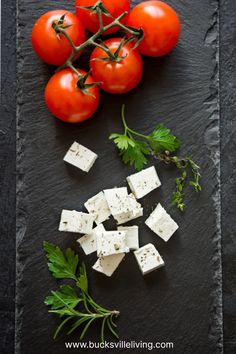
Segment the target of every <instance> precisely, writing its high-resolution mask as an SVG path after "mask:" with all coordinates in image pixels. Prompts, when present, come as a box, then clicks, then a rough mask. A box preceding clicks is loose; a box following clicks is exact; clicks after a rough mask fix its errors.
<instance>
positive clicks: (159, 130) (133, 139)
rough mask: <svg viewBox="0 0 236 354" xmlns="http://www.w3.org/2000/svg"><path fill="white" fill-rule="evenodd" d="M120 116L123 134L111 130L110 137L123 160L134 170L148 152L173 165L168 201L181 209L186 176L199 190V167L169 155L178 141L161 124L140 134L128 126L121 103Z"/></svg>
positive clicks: (138, 167) (189, 160) (144, 161)
mask: <svg viewBox="0 0 236 354" xmlns="http://www.w3.org/2000/svg"><path fill="white" fill-rule="evenodd" d="M121 117H122V122H123V126H124V134H117V133H115V134H111V135H110V139H112V140H113V141H114V143H115V144H116V146H117V148H118V150H119V153H120V156H121V158H122V160H123V162H124V163H125V164H130V165H133V166H134V167H135V169H136V170H138V171H140V170H142V169H143V168H144V167H145V165H146V164H147V163H148V157H150V156H151V157H153V158H155V159H156V160H158V161H161V162H164V163H165V164H167V165H169V164H172V165H174V166H175V167H176V168H177V169H178V171H179V172H180V176H179V177H178V178H176V180H175V187H176V189H175V191H174V192H173V194H172V203H173V204H174V205H176V206H177V208H178V209H179V210H181V211H183V210H184V208H185V203H184V199H185V193H184V189H185V187H186V182H187V179H188V178H190V181H189V185H190V186H191V187H192V188H193V189H194V191H195V192H200V191H201V185H200V179H201V174H200V167H199V166H198V165H196V164H195V162H194V161H193V160H192V158H191V157H185V158H182V157H179V156H177V155H173V153H174V152H176V151H177V150H178V149H179V148H180V141H179V139H178V138H177V137H176V136H175V135H174V134H172V132H171V130H170V129H168V128H167V127H165V125H164V124H159V125H158V126H157V127H156V128H155V129H154V130H153V131H152V132H151V133H150V134H149V135H144V134H141V133H140V132H137V131H135V130H133V129H131V128H129V127H128V125H127V123H126V119H125V105H123V106H122V112H121Z"/></svg>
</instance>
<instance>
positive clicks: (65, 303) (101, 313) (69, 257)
mask: <svg viewBox="0 0 236 354" xmlns="http://www.w3.org/2000/svg"><path fill="white" fill-rule="evenodd" d="M43 247H44V251H45V253H46V256H47V258H48V260H49V262H48V268H49V270H50V272H51V273H52V275H53V276H54V277H55V278H56V279H62V278H65V279H73V280H74V281H75V282H76V285H77V287H78V288H79V289H80V296H78V294H77V292H76V291H75V290H74V289H73V288H72V287H71V286H69V285H61V286H60V288H59V290H57V291H51V295H49V296H47V297H46V299H45V301H44V303H45V304H46V305H47V306H50V310H49V312H50V313H54V314H56V315H58V316H59V317H60V318H62V317H64V318H63V321H62V322H61V323H60V325H59V326H58V327H57V329H56V332H55V334H54V339H55V338H56V337H57V336H58V334H59V332H60V331H61V330H62V328H63V327H64V326H65V325H66V324H67V323H68V322H69V321H70V322H72V323H70V329H69V331H67V333H68V334H70V333H72V332H73V331H75V330H76V329H77V328H78V327H80V326H81V325H83V324H85V326H84V328H83V329H82V333H81V337H80V338H81V339H82V338H83V337H84V336H85V334H86V333H87V330H88V329H89V327H90V325H91V324H92V323H93V322H94V321H95V320H96V321H97V320H102V331H104V325H105V323H107V327H108V329H110V331H111V333H113V334H114V335H116V336H117V334H116V332H115V329H114V328H113V327H115V326H116V325H115V324H114V323H113V322H112V317H113V316H118V315H119V311H110V310H107V309H105V308H103V307H102V306H100V305H98V304H97V303H96V302H95V301H94V300H93V298H92V297H91V296H90V295H89V293H88V277H87V272H86V267H85V264H82V265H80V267H79V271H80V274H79V276H76V271H77V268H78V263H79V259H78V256H77V255H75V253H74V252H73V251H72V250H71V249H70V248H69V249H67V250H66V252H65V253H63V252H62V251H61V249H60V248H59V247H57V246H55V245H53V244H52V243H49V242H44V246H43ZM77 290H78V289H77ZM78 305H80V307H79V310H78V309H77V308H78ZM109 318H110V322H109V324H108V322H106V321H105V319H109ZM110 325H111V328H110Z"/></svg>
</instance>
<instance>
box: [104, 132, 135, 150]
mask: <svg viewBox="0 0 236 354" xmlns="http://www.w3.org/2000/svg"><path fill="white" fill-rule="evenodd" d="M109 139H113V140H114V143H115V144H116V145H117V148H118V149H120V150H126V149H128V147H129V146H130V147H135V142H134V141H133V140H131V139H130V138H129V137H128V136H126V135H123V134H111V135H110V137H109Z"/></svg>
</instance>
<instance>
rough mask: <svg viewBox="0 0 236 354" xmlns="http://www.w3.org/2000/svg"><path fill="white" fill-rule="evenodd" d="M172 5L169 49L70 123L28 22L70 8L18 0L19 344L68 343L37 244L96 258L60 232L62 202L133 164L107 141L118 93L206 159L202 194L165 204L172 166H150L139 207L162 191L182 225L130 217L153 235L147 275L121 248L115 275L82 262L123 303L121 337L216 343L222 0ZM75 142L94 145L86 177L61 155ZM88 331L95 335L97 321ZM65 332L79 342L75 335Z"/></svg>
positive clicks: (136, 116) (27, 347) (133, 111)
mask: <svg viewBox="0 0 236 354" xmlns="http://www.w3.org/2000/svg"><path fill="white" fill-rule="evenodd" d="M137 2H138V1H137ZM168 3H169V4H171V5H173V6H174V7H175V9H176V10H177V12H178V13H179V15H180V18H181V23H182V36H181V40H180V42H179V45H178V47H177V48H176V49H175V50H174V51H173V52H172V53H171V55H169V56H166V57H165V58H162V59H148V58H146V59H145V70H144V77H143V81H142V83H141V84H140V86H139V87H138V88H137V89H136V90H135V91H133V92H132V93H130V94H129V95H125V96H119V97H114V96H110V95H107V94H103V95H102V102H101V106H100V108H99V110H98V112H97V113H96V115H95V116H94V118H93V119H92V120H90V121H88V122H86V123H84V124H81V125H78V126H71V125H66V124H63V123H61V122H59V121H57V120H55V119H54V118H53V117H51V115H50V114H49V113H48V111H47V109H46V107H45V104H44V100H43V92H44V87H45V84H46V82H47V80H48V79H49V78H50V75H51V74H52V73H53V69H52V68H49V67H48V66H46V65H44V64H43V63H41V61H40V60H39V59H38V58H36V56H35V54H34V53H33V51H32V48H31V43H30V32H31V28H32V25H33V23H34V21H35V20H36V19H37V18H38V17H39V15H40V14H42V13H43V12H45V11H47V10H49V9H53V8H58V7H61V8H66V9H70V8H71V9H72V8H73V7H72V5H70V6H65V5H64V4H65V2H64V1H62V0H60V1H58V2H57V4H55V2H53V1H44V2H35V1H26V0H19V2H18V48H19V53H18V81H19V86H18V135H19V141H18V147H17V160H18V182H17V192H18V193H17V195H18V215H17V296H16V302H17V311H16V321H17V322H16V323H17V329H16V331H17V333H16V352H17V353H23V354H28V353H29V354H31V353H34V354H41V353H65V352H66V349H65V345H64V342H65V341H66V340H68V338H67V337H63V336H62V337H61V338H60V339H59V340H58V341H56V342H55V341H53V339H52V336H53V332H54V329H55V326H56V324H57V323H58V321H57V319H55V318H54V317H53V316H51V315H49V314H48V313H47V309H46V307H45V306H44V304H43V299H44V297H45V296H46V295H47V294H48V292H49V290H50V289H55V288H56V287H57V285H56V283H55V281H54V280H53V279H52V278H51V277H50V275H49V273H48V270H47V267H46V262H45V257H44V255H43V253H42V242H43V240H49V241H51V242H55V243H57V244H58V245H60V246H62V247H68V246H70V247H73V248H75V249H77V250H78V251H79V253H80V255H81V258H82V259H84V260H85V262H86V265H87V267H88V269H90V266H91V265H92V264H93V263H94V261H95V256H91V257H87V258H85V257H84V256H83V254H82V252H81V251H80V250H79V249H78V246H77V244H76V235H67V234H62V233H59V232H58V231H57V227H58V222H59V218H60V212H61V209H63V208H68V209H78V210H80V209H82V207H83V203H84V202H85V201H86V200H87V199H88V197H90V196H92V195H94V194H95V193H97V192H98V191H100V190H102V189H103V188H109V187H113V186H122V185H124V184H125V177H126V176H127V175H129V174H130V173H131V172H133V169H132V168H129V167H125V166H124V165H123V164H122V163H121V161H120V159H119V158H118V156H117V151H116V150H115V148H114V146H113V145H112V143H111V142H109V140H108V136H109V134H110V133H111V132H115V131H119V130H120V129H121V122H120V108H121V105H122V103H126V105H127V120H128V122H129V124H130V126H133V127H135V128H137V129H139V130H140V131H143V132H147V133H148V132H149V131H150V129H151V128H153V127H154V126H155V125H156V124H157V123H158V122H161V121H162V122H164V123H165V124H166V125H167V126H169V127H170V128H172V129H173V130H174V131H175V133H176V135H178V136H179V138H180V139H181V140H182V141H183V142H184V144H183V147H182V153H183V154H192V155H193V156H194V158H195V159H196V160H197V161H198V163H199V164H200V165H201V167H202V170H203V172H204V179H203V192H202V193H201V194H200V195H198V196H194V195H191V197H190V199H191V200H189V205H188V208H187V210H186V212H185V213H184V214H180V213H179V212H178V211H176V210H175V209H174V208H173V207H171V205H170V204H171V201H170V196H171V192H172V190H173V187H174V177H175V172H174V171H173V170H170V169H167V168H162V167H160V166H159V165H157V169H158V172H159V175H160V178H161V180H162V182H163V186H162V188H161V189H159V190H157V191H155V192H153V193H152V194H150V195H149V196H147V197H146V198H144V200H143V201H142V203H143V205H144V208H145V217H147V216H148V215H149V213H150V211H151V210H152V208H153V206H154V205H155V204H156V203H157V202H159V201H160V202H161V203H162V204H163V205H164V206H165V207H166V209H167V210H168V211H169V212H170V213H171V215H172V216H173V218H174V219H175V220H176V221H177V222H178V223H179V225H180V230H179V231H178V232H177V233H176V235H175V236H174V237H173V238H172V239H171V240H170V241H169V242H168V243H167V244H164V243H163V242H162V241H161V240H159V239H158V238H157V237H156V236H155V235H154V234H153V233H151V231H149V230H148V229H147V228H146V227H145V226H144V223H143V221H144V220H145V217H144V218H143V219H142V220H137V221H135V224H138V225H139V226H140V234H141V244H142V245H144V244H145V243H147V242H153V243H154V244H155V245H156V246H157V248H158V250H159V251H160V253H161V254H162V256H163V257H164V259H165V262H166V267H165V268H164V269H161V270H159V271H158V272H155V273H153V274H151V275H150V276H148V277H145V278H143V277H142V276H141V274H140V272H139V270H138V268H137V265H136V262H135V259H134V257H132V255H129V256H127V257H126V259H125V261H124V262H123V263H122V265H121V266H120V268H119V270H118V271H117V272H116V273H115V275H114V276H113V277H112V278H111V279H108V278H105V277H104V276H102V275H100V274H97V273H95V272H93V271H90V270H89V277H90V280H91V291H92V293H93V295H94V297H95V298H96V299H97V300H98V301H99V302H101V303H103V304H104V306H107V307H110V308H118V309H119V310H120V311H121V316H120V319H119V321H118V323H119V335H120V338H121V339H122V340H142V341H154V342H155V341H168V342H170V341H173V342H174V349H173V351H172V352H173V353H191V354H194V353H201V354H204V353H221V352H222V303H221V258H220V257H221V249H220V223H219V221H220V220H219V217H220V213H219V211H220V209H219V203H220V195H219V178H220V174H219V173H220V170H219V107H218V89H217V87H218V85H217V83H218V31H217V26H218V2H217V1H211V0H207V1H203V0H201V1H198V2H195V1H194V0H191V1H189V2H188V4H186V3H184V2H182V1H168ZM74 140H78V141H80V142H81V143H82V144H84V145H85V146H88V147H89V148H91V149H92V150H94V151H96V152H97V153H98V155H99V160H98V162H97V163H96V164H95V166H94V168H93V170H92V171H91V173H89V174H88V175H87V174H86V175H85V174H83V173H81V172H80V171H78V170H75V169H74V168H72V167H70V166H67V165H65V164H64V163H63V161H62V158H63V156H64V154H65V152H66V151H67V149H68V148H69V146H70V145H71V143H72V142H73V141H74ZM111 171H112V173H111ZM89 338H90V339H96V338H97V336H96V328H94V331H93V330H91V331H90V332H89ZM108 338H109V336H108ZM109 339H112V338H109ZM70 340H71V341H72V340H74V341H76V340H78V334H75V335H73V336H71V338H70ZM118 352H120V353H130V352H131V351H130V350H128V349H127V350H124V349H123V350H120V351H118ZM145 352H146V351H144V350H143V351H142V350H139V353H145Z"/></svg>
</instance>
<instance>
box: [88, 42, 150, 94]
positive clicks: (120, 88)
mask: <svg viewBox="0 0 236 354" xmlns="http://www.w3.org/2000/svg"><path fill="white" fill-rule="evenodd" d="M121 41H122V38H111V39H108V40H106V41H105V42H104V44H105V45H106V46H107V47H108V48H109V50H110V51H111V52H112V53H115V52H116V50H117V49H118V48H119V45H120V43H121ZM132 48H133V45H132V44H130V43H128V44H125V45H124V46H123V47H122V49H121V50H120V52H119V57H124V59H121V60H120V61H116V60H115V59H114V60H112V59H110V60H109V61H104V60H95V59H96V58H100V59H101V58H109V55H108V54H107V53H105V52H104V50H103V49H101V48H98V47H97V48H95V49H94V51H93V53H92V55H91V59H90V67H91V69H92V74H93V78H94V80H95V81H98V82H101V85H100V87H101V88H102V89H103V90H104V91H107V92H110V93H115V94H121V93H126V92H129V91H131V90H132V89H133V88H135V87H136V86H137V85H138V83H139V82H140V80H141V78H142V73H143V61H142V58H141V56H140V54H139V52H138V51H137V50H132Z"/></svg>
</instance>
